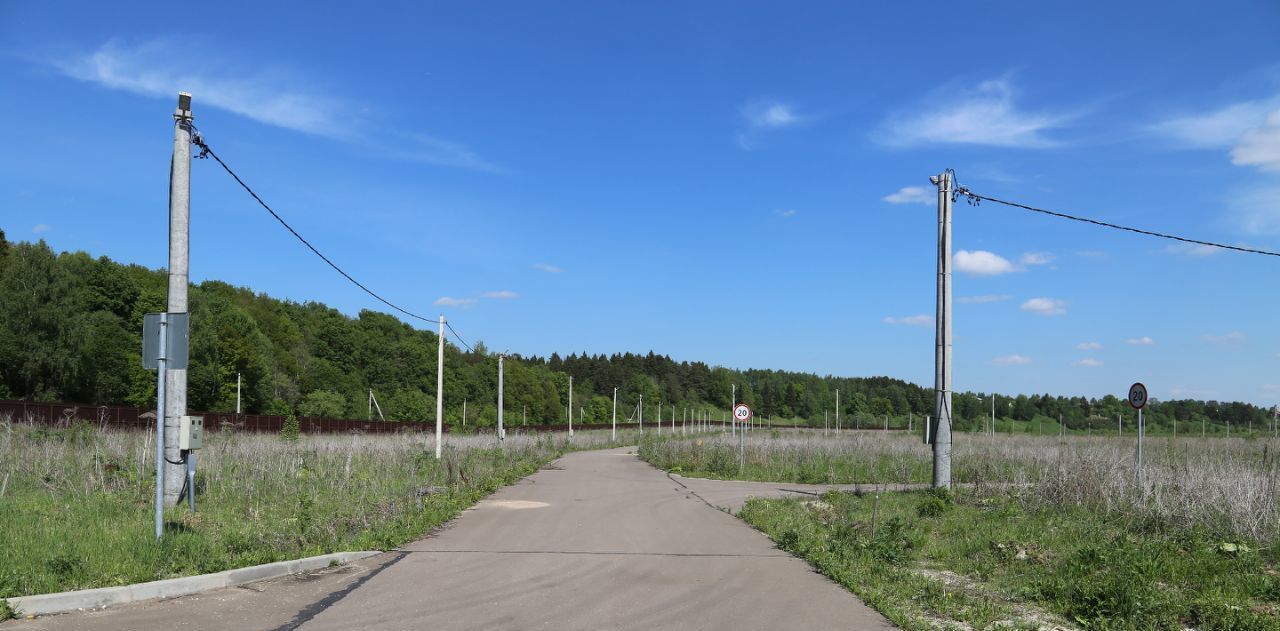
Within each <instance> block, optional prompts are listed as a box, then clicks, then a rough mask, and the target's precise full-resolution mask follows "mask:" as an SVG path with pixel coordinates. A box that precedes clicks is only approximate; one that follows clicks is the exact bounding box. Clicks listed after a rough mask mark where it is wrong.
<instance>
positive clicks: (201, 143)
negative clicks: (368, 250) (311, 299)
mask: <svg viewBox="0 0 1280 631" xmlns="http://www.w3.org/2000/svg"><path fill="white" fill-rule="evenodd" d="M191 128H192V130H193V132H194V133H192V135H191V142H192V143H194V144H195V145H196V146H198V147H200V155H199V156H198V157H200V158H204V157H211V158H213V159H214V160H215V161H217V163H218V165H219V166H221V167H222V170H224V171H226V172H227V175H230V176H231V177H232V179H234V180H235V181H236V183H237V184H239V185H240V187H241V188H243V189H244V190H245V192H247V193H249V195H250V196H251V197H253V199H254V200H255V201H257V202H258V205H260V206H262V207H263V208H264V209H266V211H267V212H269V213H271V216H272V217H275V219H276V221H278V222H280V225H282V226H284V227H285V229H286V230H288V231H289V233H290V234H292V235H293V236H295V237H297V239H298V240H299V241H301V242H302V244H303V245H305V246H307V249H309V250H311V251H312V252H313V253H315V255H316V256H318V257H320V260H322V261H324V262H325V263H328V264H329V267H332V268H333V269H334V271H336V272H338V273H339V274H342V277H343V278H345V279H347V280H349V281H351V284H353V285H355V286H356V287H359V288H360V289H362V290H364V292H365V293H366V294H369V295H370V296H373V297H374V298H376V299H377V300H378V301H379V302H381V303H382V304H384V305H387V306H388V307H391V308H392V309H395V310H396V311H399V312H400V313H403V314H405V315H407V316H409V317H411V318H417V319H418V320H421V321H423V322H433V323H435V322H439V321H438V320H433V319H431V318H425V317H423V316H420V315H418V314H416V313H413V312H412V311H409V310H407V309H404V308H402V307H400V306H399V305H397V304H395V303H393V302H391V301H390V300H387V299H386V298H383V297H382V296H380V295H378V294H377V292H375V291H373V290H372V289H369V288H368V287H365V286H364V285H363V284H362V283H361V282H360V281H358V280H356V279H354V278H352V277H351V275H350V274H348V273H347V272H346V271H345V270H343V269H342V268H341V267H338V264H337V263H334V262H333V261H331V260H329V257H327V256H325V255H324V254H323V253H322V252H320V250H317V249H316V246H314V245H311V242H310V241H307V240H306V239H305V238H303V236H302V235H300V234H298V231H297V230H294V229H293V226H290V225H289V222H287V221H285V220H284V219H283V218H282V217H281V216H280V215H278V214H276V211H275V210H272V208H271V206H268V205H267V202H265V201H263V200H262V198H261V197H259V196H258V194H257V193H256V192H254V190H253V189H252V188H250V187H249V185H248V184H245V183H244V180H242V179H240V176H239V175H236V172H235V171H232V170H231V167H229V166H227V163H226V162H223V161H222V158H219V157H218V154H217V153H215V152H214V150H213V149H212V148H211V147H209V144H208V143H206V142H205V140H204V136H202V135H200V132H199V131H196V130H195V125H192V126H191ZM445 326H448V327H449V331H450V332H452V333H453V336H454V337H455V338H457V340H458V341H459V342H461V343H462V345H463V346H466V347H467V350H468V351H471V350H472V349H471V346H470V345H468V344H467V343H466V342H464V341H463V340H462V336H461V335H458V332H457V331H455V330H454V329H453V325H452V324H450V323H449V321H448V320H445Z"/></svg>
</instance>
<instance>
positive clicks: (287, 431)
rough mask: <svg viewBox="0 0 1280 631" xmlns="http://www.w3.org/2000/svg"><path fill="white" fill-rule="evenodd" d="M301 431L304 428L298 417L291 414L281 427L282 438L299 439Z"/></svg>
mask: <svg viewBox="0 0 1280 631" xmlns="http://www.w3.org/2000/svg"><path fill="white" fill-rule="evenodd" d="M301 432H302V428H301V427H299V426H298V417H296V416H294V415H292V414H290V415H289V416H288V417H287V418H285V419H284V425H282V426H281V427H280V438H283V439H285V440H298V434H300V433H301Z"/></svg>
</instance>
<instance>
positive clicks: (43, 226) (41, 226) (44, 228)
mask: <svg viewBox="0 0 1280 631" xmlns="http://www.w3.org/2000/svg"><path fill="white" fill-rule="evenodd" d="M50 230H53V226H50V225H49V224H47V223H38V224H36V225H35V226H33V227H32V228H31V231H32V232H34V233H36V234H41V233H45V232H48V231H50Z"/></svg>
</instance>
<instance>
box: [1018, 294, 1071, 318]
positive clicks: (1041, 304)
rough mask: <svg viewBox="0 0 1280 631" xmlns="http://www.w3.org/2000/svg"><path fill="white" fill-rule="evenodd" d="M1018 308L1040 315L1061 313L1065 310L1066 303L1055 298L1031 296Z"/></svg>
mask: <svg viewBox="0 0 1280 631" xmlns="http://www.w3.org/2000/svg"><path fill="white" fill-rule="evenodd" d="M1019 309H1022V310H1023V311H1030V312H1031V313H1034V314H1036V315H1042V316H1053V315H1062V314H1064V313H1066V312H1067V303H1066V302H1065V301H1062V300H1058V299H1057V298H1032V299H1031V300H1028V301H1026V302H1024V303H1022V306H1021V307H1019Z"/></svg>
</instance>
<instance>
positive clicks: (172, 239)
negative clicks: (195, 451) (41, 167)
mask: <svg viewBox="0 0 1280 631" xmlns="http://www.w3.org/2000/svg"><path fill="white" fill-rule="evenodd" d="M194 118H195V117H193V116H192V115H191V95H190V94H188V93H186V92H179V93H178V109H177V110H175V111H174V113H173V121H174V125H173V159H172V161H171V162H170V163H169V300H168V309H166V312H168V313H187V284H188V277H189V271H190V259H191V250H190V241H191V121H192V120H193V119H194ZM164 407H165V409H164V414H163V415H162V416H163V420H164V427H165V433H164V459H163V460H164V462H162V463H161V464H163V465H164V467H165V476H164V501H165V503H166V504H169V505H177V504H178V503H179V501H180V500H181V495H182V486H183V478H184V477H185V476H186V471H185V469H186V465H185V464H184V463H183V462H182V460H183V458H182V454H181V453H180V452H179V450H178V425H179V424H180V423H181V422H182V417H183V415H185V414H186V413H187V369H185V368H181V369H168V370H166V371H165V400H164ZM175 462H176V463H178V464H173V463H175Z"/></svg>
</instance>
